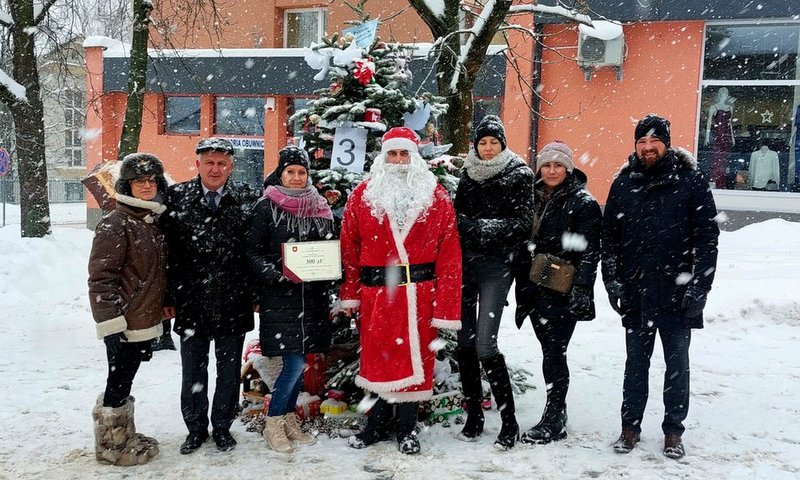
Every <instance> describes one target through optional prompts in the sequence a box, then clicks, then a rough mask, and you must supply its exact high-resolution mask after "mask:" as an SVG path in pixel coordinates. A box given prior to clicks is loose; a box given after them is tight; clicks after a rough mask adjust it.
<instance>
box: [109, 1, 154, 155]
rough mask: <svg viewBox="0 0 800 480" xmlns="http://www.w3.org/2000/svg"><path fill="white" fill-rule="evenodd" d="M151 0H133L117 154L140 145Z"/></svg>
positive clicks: (133, 151)
mask: <svg viewBox="0 0 800 480" xmlns="http://www.w3.org/2000/svg"><path fill="white" fill-rule="evenodd" d="M152 10H153V2H152V0H133V36H132V44H131V55H130V58H129V59H128V61H129V64H128V70H129V73H128V85H127V93H128V101H127V104H126V106H125V121H124V122H123V123H122V135H121V136H120V141H119V151H118V153H117V157H118V158H119V159H120V160H122V159H123V158H124V157H125V155H128V154H129V153H135V152H136V151H137V150H138V149H139V135H140V134H141V131H142V110H143V109H144V93H145V87H146V82H147V44H148V40H149V38H150V12H151V11H152Z"/></svg>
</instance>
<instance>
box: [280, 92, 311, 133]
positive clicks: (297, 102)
mask: <svg viewBox="0 0 800 480" xmlns="http://www.w3.org/2000/svg"><path fill="white" fill-rule="evenodd" d="M313 100H314V99H313V98H292V99H291V100H290V101H289V102H288V112H286V118H289V117H291V116H292V115H294V114H295V112H297V111H300V110H302V109H304V108H307V107H308V104H309V103H310V102H312V101H313ZM303 128H304V125H303V120H302V119H297V120H295V121H294V122H292V123H290V124H288V125H286V129H287V132H286V135H287V136H288V137H294V138H298V137H301V136H302V135H303Z"/></svg>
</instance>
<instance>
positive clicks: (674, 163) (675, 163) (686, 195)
mask: <svg viewBox="0 0 800 480" xmlns="http://www.w3.org/2000/svg"><path fill="white" fill-rule="evenodd" d="M716 217H717V208H716V205H715V204H714V197H713V196H712V194H711V188H710V186H709V184H708V181H707V180H706V178H705V176H704V175H703V174H702V173H701V172H700V171H699V170H698V169H697V162H696V161H695V159H694V158H693V157H692V155H691V154H690V153H689V152H687V151H686V150H683V149H669V150H667V154H666V155H665V156H664V158H662V159H661V160H659V161H658V162H657V163H656V165H654V166H653V167H651V168H645V166H644V164H643V163H642V161H641V160H639V159H638V158H636V156H635V155H631V157H630V158H629V159H628V164H627V165H625V166H624V167H623V168H622V170H620V172H619V174H618V176H617V178H616V179H615V180H614V183H613V184H612V185H611V191H610V192H609V194H608V202H607V203H606V207H605V211H604V212H603V237H602V241H603V248H602V251H603V255H602V256H603V261H602V268H603V279H604V281H605V282H608V281H610V280H616V281H618V282H620V283H621V284H622V285H623V295H622V299H621V307H622V311H623V315H622V323H623V325H624V326H626V327H628V328H633V327H637V326H640V325H645V324H646V325H654V326H656V327H668V326H670V325H683V326H686V327H690V328H702V327H703V317H702V315H700V316H698V317H695V318H686V317H685V315H684V312H683V310H682V308H681V303H682V301H683V297H684V295H685V293H686V290H687V288H688V287H689V286H694V287H696V288H697V289H700V290H703V291H706V292H707V291H709V290H711V284H712V282H713V281H714V273H715V271H716V268H717V243H718V237H719V227H718V225H717V218H716Z"/></svg>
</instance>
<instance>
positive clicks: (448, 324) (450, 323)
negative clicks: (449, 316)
mask: <svg viewBox="0 0 800 480" xmlns="http://www.w3.org/2000/svg"><path fill="white" fill-rule="evenodd" d="M431 325H433V326H434V327H436V328H444V329H446V330H461V320H445V319H444V318H434V319H433V320H431Z"/></svg>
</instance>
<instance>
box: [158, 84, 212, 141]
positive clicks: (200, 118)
mask: <svg viewBox="0 0 800 480" xmlns="http://www.w3.org/2000/svg"><path fill="white" fill-rule="evenodd" d="M170 97H184V98H186V97H188V98H196V99H197V102H198V104H199V109H198V110H197V112H198V117H197V119H198V124H197V130H194V131H191V132H174V131H170V130H169V129H168V128H167V118H168V117H169V115H168V112H167V104H168V103H169V102H168V99H169V98H170ZM161 98H162V102H163V105H162V108H161V114H162V115H163V120H162V121H161V129H160V130H161V132H160V133H161V134H162V135H176V136H195V137H196V136H197V135H199V134H200V132H201V131H202V130H203V99H202V96H201V95H193V94H185V93H183V94H182V93H165V94H163V96H162V97H161Z"/></svg>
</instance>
